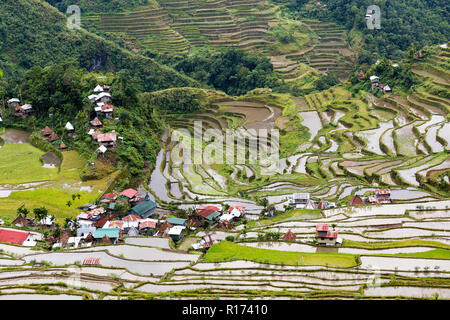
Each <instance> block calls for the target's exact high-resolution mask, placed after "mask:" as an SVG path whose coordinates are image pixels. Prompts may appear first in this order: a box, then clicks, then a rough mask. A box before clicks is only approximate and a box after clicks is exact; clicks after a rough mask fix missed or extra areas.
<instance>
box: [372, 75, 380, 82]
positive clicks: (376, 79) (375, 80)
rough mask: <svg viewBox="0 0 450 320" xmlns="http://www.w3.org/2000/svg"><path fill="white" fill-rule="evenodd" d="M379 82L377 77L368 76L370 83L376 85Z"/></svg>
mask: <svg viewBox="0 0 450 320" xmlns="http://www.w3.org/2000/svg"><path fill="white" fill-rule="evenodd" d="M378 82H380V78H379V77H377V76H370V83H372V84H373V83H378Z"/></svg>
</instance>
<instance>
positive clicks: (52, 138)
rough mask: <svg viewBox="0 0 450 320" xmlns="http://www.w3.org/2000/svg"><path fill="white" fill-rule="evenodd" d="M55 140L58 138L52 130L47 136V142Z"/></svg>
mask: <svg viewBox="0 0 450 320" xmlns="http://www.w3.org/2000/svg"><path fill="white" fill-rule="evenodd" d="M56 140H59V137H58V136H57V135H56V133H54V132H52V133H51V134H50V137H48V141H49V142H53V141H56Z"/></svg>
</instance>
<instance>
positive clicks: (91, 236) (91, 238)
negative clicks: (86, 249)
mask: <svg viewBox="0 0 450 320" xmlns="http://www.w3.org/2000/svg"><path fill="white" fill-rule="evenodd" d="M84 242H94V236H93V235H92V234H91V233H89V234H88V236H87V237H86V238H85V239H84Z"/></svg>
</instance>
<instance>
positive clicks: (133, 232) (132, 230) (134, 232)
mask: <svg viewBox="0 0 450 320" xmlns="http://www.w3.org/2000/svg"><path fill="white" fill-rule="evenodd" d="M123 234H124V235H126V236H128V237H136V236H138V235H139V230H138V229H137V228H136V227H126V228H124V229H123Z"/></svg>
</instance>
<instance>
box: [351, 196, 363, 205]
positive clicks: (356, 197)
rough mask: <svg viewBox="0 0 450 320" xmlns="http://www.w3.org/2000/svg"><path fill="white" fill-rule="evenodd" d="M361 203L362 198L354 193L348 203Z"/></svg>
mask: <svg viewBox="0 0 450 320" xmlns="http://www.w3.org/2000/svg"><path fill="white" fill-rule="evenodd" d="M363 204H364V201H363V199H362V198H361V197H360V196H358V195H355V196H354V197H353V198H352V199H351V200H350V205H351V206H361V205H363Z"/></svg>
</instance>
